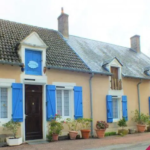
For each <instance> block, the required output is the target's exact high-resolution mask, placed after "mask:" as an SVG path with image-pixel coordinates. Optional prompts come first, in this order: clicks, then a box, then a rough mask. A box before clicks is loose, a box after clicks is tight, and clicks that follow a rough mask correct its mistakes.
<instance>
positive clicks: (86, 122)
mask: <svg viewBox="0 0 150 150" xmlns="http://www.w3.org/2000/svg"><path fill="white" fill-rule="evenodd" d="M77 122H78V123H79V126H80V128H81V129H88V128H89V127H90V123H91V122H92V119H90V118H79V119H77Z"/></svg>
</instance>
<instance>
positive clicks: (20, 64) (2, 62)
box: [0, 61, 23, 67]
mask: <svg viewBox="0 0 150 150" xmlns="http://www.w3.org/2000/svg"><path fill="white" fill-rule="evenodd" d="M0 64H8V65H14V66H20V67H21V66H22V65H23V63H17V62H8V61H0Z"/></svg>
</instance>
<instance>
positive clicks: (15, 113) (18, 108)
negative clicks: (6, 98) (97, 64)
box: [12, 83, 23, 122]
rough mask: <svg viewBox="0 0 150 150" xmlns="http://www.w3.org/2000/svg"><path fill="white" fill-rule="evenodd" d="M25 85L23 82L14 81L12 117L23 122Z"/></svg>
mask: <svg viewBox="0 0 150 150" xmlns="http://www.w3.org/2000/svg"><path fill="white" fill-rule="evenodd" d="M22 90H23V86H22V84H21V83H12V119H13V121H17V122H23V94H22V93H23V92H22Z"/></svg>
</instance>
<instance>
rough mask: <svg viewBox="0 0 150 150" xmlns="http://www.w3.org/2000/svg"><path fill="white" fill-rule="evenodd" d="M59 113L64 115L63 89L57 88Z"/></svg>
mask: <svg viewBox="0 0 150 150" xmlns="http://www.w3.org/2000/svg"><path fill="white" fill-rule="evenodd" d="M57 114H59V115H61V116H62V91H61V90H57Z"/></svg>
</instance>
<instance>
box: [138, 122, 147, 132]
mask: <svg viewBox="0 0 150 150" xmlns="http://www.w3.org/2000/svg"><path fill="white" fill-rule="evenodd" d="M145 127H146V125H141V124H137V129H138V132H141V133H142V132H144V131H145Z"/></svg>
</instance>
